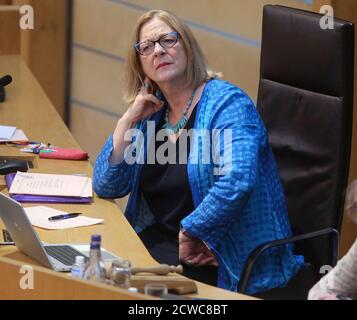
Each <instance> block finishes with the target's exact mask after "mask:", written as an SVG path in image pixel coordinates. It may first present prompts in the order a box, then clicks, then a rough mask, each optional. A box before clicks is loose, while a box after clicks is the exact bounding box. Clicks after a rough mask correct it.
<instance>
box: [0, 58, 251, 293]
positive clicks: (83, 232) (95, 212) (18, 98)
mask: <svg viewBox="0 0 357 320" xmlns="http://www.w3.org/2000/svg"><path fill="white" fill-rule="evenodd" d="M7 73H9V74H11V75H12V77H13V83H12V84H11V85H9V86H8V87H6V91H7V92H6V94H7V96H6V101H5V103H0V123H1V124H2V125H13V126H17V127H18V128H21V129H23V130H24V132H25V134H26V135H27V136H28V138H29V139H30V140H34V141H41V142H45V143H48V142H50V143H51V144H53V145H56V146H61V147H78V144H77V143H76V141H75V140H74V139H73V137H72V135H71V133H70V131H69V130H68V128H67V127H66V126H65V124H64V123H63V122H62V120H61V118H60V116H59V115H58V113H57V111H56V110H55V108H54V107H53V105H52V104H51V103H50V101H49V99H48V97H47V96H46V95H45V93H44V92H43V90H42V89H41V87H40V85H39V84H38V82H37V80H36V79H35V78H34V76H33V75H32V74H31V72H30V71H29V69H28V68H27V66H26V65H25V64H24V62H23V61H22V60H21V58H20V57H19V56H0V74H7ZM93 130H96V128H93ZM4 155H6V156H9V155H12V156H22V157H24V156H29V155H28V154H25V153H21V152H19V149H18V148H17V147H13V146H10V145H0V156H4ZM31 156H32V157H35V158H36V159H35V166H36V167H35V168H34V169H31V171H34V172H52V173H64V174H74V173H86V174H88V175H91V174H92V167H91V165H90V163H89V162H88V161H60V160H47V159H39V158H38V157H37V156H34V155H30V157H31ZM0 179H1V180H0V190H1V189H2V190H1V191H2V192H5V193H7V189H6V188H5V183H4V180H3V177H2V176H0ZM34 205H38V204H24V206H25V207H30V206H34ZM49 206H51V207H53V208H56V209H59V210H64V211H67V212H77V211H79V212H82V213H84V214H85V215H86V216H90V217H96V218H103V219H104V224H101V225H95V226H90V227H82V228H77V229H69V230H56V231H47V230H43V229H39V228H36V231H37V233H38V235H39V237H40V238H41V240H42V241H44V242H48V243H88V242H89V241H90V236H91V234H94V233H98V234H101V235H102V242H103V247H105V248H106V249H108V250H110V251H112V252H114V253H115V254H117V255H119V256H121V257H123V258H127V259H129V260H131V261H132V263H133V265H136V266H145V265H156V264H157V262H156V261H155V260H154V259H153V258H152V257H151V256H150V254H149V253H148V251H147V250H146V248H145V246H144V245H143V244H142V242H141V241H140V239H139V238H138V236H137V235H136V233H135V231H134V230H133V228H132V227H131V226H130V224H129V223H128V222H127V220H126V219H125V217H124V215H123V213H122V212H121V211H120V210H119V208H118V207H117V206H116V205H115V203H114V202H113V201H111V200H105V199H100V198H98V197H97V196H95V197H94V202H93V203H92V204H80V205H78V204H77V205H76V204H51V205H49ZM0 228H3V224H2V222H0ZM0 256H5V257H6V258H12V259H15V260H19V261H25V262H27V263H31V264H34V265H38V263H36V262H34V261H33V260H31V259H30V258H28V257H26V256H25V255H23V254H22V253H20V252H19V251H17V250H16V248H14V247H0ZM15 264H16V263H15ZM15 264H14V265H15ZM47 273H48V274H56V273H55V272H53V271H51V270H48V271H47ZM47 273H46V274H47ZM9 274H10V273H9ZM60 276H61V277H63V275H60ZM2 277H5V276H4V274H3V273H2V272H0V298H6V297H4V296H3V297H2V296H1V294H2V293H1V292H4V291H2V290H1V283H3V281H5V280H8V279H4V278H3V279H2ZM58 277H59V276H57V278H58ZM71 281H74V280H72V279H71ZM197 285H198V290H199V291H198V295H193V296H199V297H205V298H210V299H251V297H248V296H244V295H240V294H237V293H233V292H229V291H226V290H222V289H218V288H215V287H212V286H208V285H206V284H202V283H199V282H197ZM105 287H108V286H105ZM111 290H112V289H111ZM62 297H63V298H68V297H69V296H68V295H65V294H64V295H63V296H62ZM81 297H82V296H81V295H74V298H81ZM97 297H98V298H100V296H98V295H97ZM109 297H111V298H113V297H112V296H110V295H109ZM40 298H41V296H40ZM42 298H46V294H45V293H44V294H43V296H42ZM54 298H61V295H60V294H58V293H57V295H56V296H54ZM122 298H127V296H122Z"/></svg>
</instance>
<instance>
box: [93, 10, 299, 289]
mask: <svg viewBox="0 0 357 320" xmlns="http://www.w3.org/2000/svg"><path fill="white" fill-rule="evenodd" d="M132 44H133V47H134V48H132V49H131V50H129V56H128V59H127V67H128V72H127V74H128V81H127V83H128V89H127V95H126V97H127V99H126V100H127V102H128V105H129V108H128V110H127V111H126V112H125V114H124V115H123V116H122V118H121V119H119V121H118V124H117V127H116V129H115V131H114V133H113V135H112V136H110V137H109V139H108V140H107V142H106V144H105V145H104V147H103V149H102V151H101V153H100V154H99V156H98V159H97V160H96V163H95V167H94V179H93V185H94V190H95V192H96V193H97V194H98V195H99V196H102V197H108V198H116V197H123V196H125V195H127V194H128V193H130V197H129V201H128V205H127V208H126V212H125V215H126V217H127V219H128V220H129V222H130V223H131V224H132V225H133V227H134V228H135V230H136V231H137V232H138V233H139V236H140V238H141V239H142V241H143V242H144V244H145V245H146V247H147V248H148V250H149V252H150V253H151V254H152V256H153V257H154V258H156V259H157V260H158V261H159V262H161V263H178V262H179V260H180V261H181V262H182V263H183V265H184V273H185V275H187V276H189V277H192V278H194V279H196V280H200V281H204V282H207V283H210V284H215V285H218V286H219V287H222V288H225V289H229V290H233V291H235V290H237V284H238V282H239V279H240V274H241V272H242V268H243V263H244V262H245V260H246V258H247V256H248V255H249V253H250V252H251V251H252V250H253V249H254V248H255V247H256V246H257V245H259V244H261V243H263V242H266V241H270V240H276V239H279V238H283V237H287V236H290V234H291V230H290V225H289V221H288V217H287V213H286V207H285V202H284V196H283V192H282V188H281V185H280V181H279V178H278V174H277V169H276V165H275V162H274V159H273V155H272V152H271V149H270V147H269V144H268V137H267V132H266V129H265V128H264V125H263V123H262V121H261V119H260V118H259V115H258V114H257V112H256V109H255V107H254V104H253V102H252V101H251V100H250V98H249V97H248V96H247V95H246V94H245V93H244V92H243V91H242V90H240V89H239V88H237V87H235V86H234V85H232V84H230V83H228V82H225V81H222V80H219V79H217V77H216V75H215V74H214V73H213V72H212V71H211V70H210V69H209V68H208V67H207V64H206V60H205V58H204V56H203V54H202V52H201V50H200V48H199V46H198V44H197V42H196V40H195V38H194V37H193V35H192V33H191V31H190V30H189V28H188V27H187V26H186V25H185V24H184V23H183V22H182V21H181V20H180V19H179V18H178V17H176V16H175V15H173V14H172V13H169V12H166V11H162V10H152V11H149V12H147V13H146V14H144V15H143V16H141V17H140V19H139V21H138V22H137V25H136V27H135V29H134V34H133V40H132ZM152 123H154V127H155V129H154V130H152ZM134 128H135V129H136V130H133V129H134ZM162 129H163V130H164V132H166V133H167V136H168V138H167V139H166V140H165V139H164V141H162V139H161V138H162V135H161V136H160V134H162ZM183 129H186V130H189V129H192V130H193V135H192V138H191V139H189V137H188V136H187V135H184V134H183V132H184V130H183ZM134 131H135V132H136V134H135V135H134V137H133V136H129V133H132V132H134ZM202 132H204V133H207V132H209V133H215V134H212V139H211V140H210V137H209V138H207V135H205V134H203V135H202V134H201V133H202ZM141 133H142V134H141ZM155 137H156V139H155ZM159 137H160V138H159ZM211 141H212V145H210V142H211ZM185 142H187V146H186V148H185V147H183V148H181V146H182V145H185ZM163 146H165V147H167V149H168V152H166V153H165V152H162V150H163ZM208 146H209V147H208ZM170 148H171V149H170ZM148 149H149V152H148ZM150 150H151V151H152V150H154V151H155V152H154V153H156V157H155V156H154V157H152V152H151V151H150ZM170 150H171V151H170ZM172 150H173V151H172ZM207 150H208V151H207ZM133 155H134V157H135V161H133ZM182 155H184V156H182ZM162 159H166V160H167V159H169V162H170V163H169V164H168V163H162ZM177 159H179V160H181V161H180V162H179V163H177V161H176V162H175V161H174V160H177ZM217 159H218V160H217ZM149 160H150V161H149ZM207 160H210V161H207ZM302 263H303V258H302V257H300V256H294V255H293V254H292V247H291V246H285V247H281V248H277V249H274V250H271V251H269V252H268V253H267V254H265V255H263V256H262V258H261V260H260V261H259V263H257V266H256V268H255V269H254V271H253V273H252V277H251V280H250V282H249V285H248V290H247V292H248V293H250V294H252V293H255V292H261V291H265V290H269V289H271V288H274V287H277V286H283V285H285V284H286V283H287V282H288V281H289V279H290V278H291V277H292V276H294V274H295V273H296V272H297V271H298V269H299V267H300V266H301V264H302Z"/></svg>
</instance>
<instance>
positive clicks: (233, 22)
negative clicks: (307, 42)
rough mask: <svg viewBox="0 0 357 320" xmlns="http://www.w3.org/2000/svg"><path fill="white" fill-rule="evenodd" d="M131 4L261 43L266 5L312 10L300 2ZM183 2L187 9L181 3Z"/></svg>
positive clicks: (136, 0)
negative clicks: (169, 12) (157, 9)
mask: <svg viewBox="0 0 357 320" xmlns="http://www.w3.org/2000/svg"><path fill="white" fill-rule="evenodd" d="M126 2H129V3H132V4H136V5H139V6H143V7H145V8H147V9H156V8H160V9H165V10H169V11H172V12H174V13H175V14H177V15H178V16H180V17H183V18H184V19H185V20H187V21H192V22H194V23H197V24H201V25H204V26H207V27H208V28H214V29H217V30H219V31H223V32H228V33H230V34H234V35H238V36H240V37H242V38H247V39H249V40H256V41H258V42H259V41H260V37H261V25H262V16H263V7H264V5H266V4H281V5H286V6H289V7H294V8H300V9H305V10H311V5H309V4H307V3H305V2H303V1H301V0H253V1H252V0H248V1H247V0H220V1H212V0H195V1H190V2H189V4H188V3H187V2H188V1H175V0H146V1H142V0H129V1H126ZM183 2H186V5H183V4H182V3H183Z"/></svg>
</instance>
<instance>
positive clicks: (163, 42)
mask: <svg viewBox="0 0 357 320" xmlns="http://www.w3.org/2000/svg"><path fill="white" fill-rule="evenodd" d="M178 38H179V33H178V32H176V31H173V32H170V33H168V34H164V35H163V36H161V37H160V38H159V39H158V40H156V41H152V40H145V41H143V42H139V43H137V44H136V45H134V48H135V50H136V51H137V52H138V53H139V54H141V55H143V56H148V55H149V54H151V53H153V52H154V49H155V45H156V42H158V43H159V44H160V46H161V47H163V48H164V49H169V48H172V47H173V46H174V45H175V44H176V43H177V40H178Z"/></svg>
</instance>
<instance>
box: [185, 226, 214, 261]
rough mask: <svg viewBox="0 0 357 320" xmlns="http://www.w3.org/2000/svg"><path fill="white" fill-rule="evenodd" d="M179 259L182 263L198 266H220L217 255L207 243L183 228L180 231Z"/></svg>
mask: <svg viewBox="0 0 357 320" xmlns="http://www.w3.org/2000/svg"><path fill="white" fill-rule="evenodd" d="M179 259H180V261H181V262H182V263H185V264H188V265H192V266H196V267H200V266H215V267H218V262H217V260H216V258H215V256H214V255H213V253H212V252H211V251H210V250H209V249H208V247H207V246H206V245H205V243H204V242H203V241H202V240H200V239H198V238H195V237H192V236H191V235H189V234H188V233H187V232H186V231H182V230H181V231H180V233H179Z"/></svg>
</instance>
